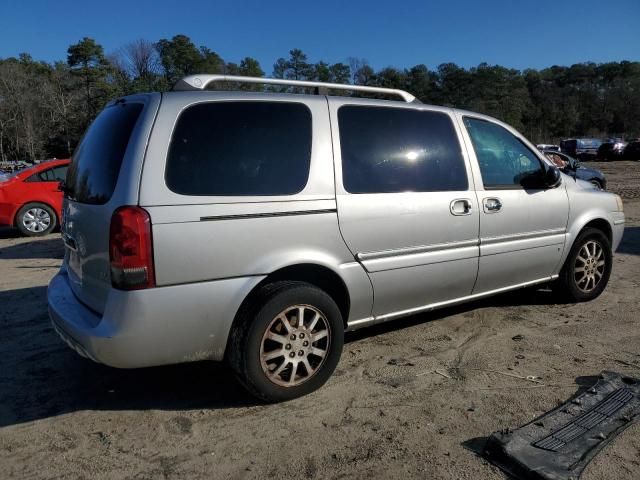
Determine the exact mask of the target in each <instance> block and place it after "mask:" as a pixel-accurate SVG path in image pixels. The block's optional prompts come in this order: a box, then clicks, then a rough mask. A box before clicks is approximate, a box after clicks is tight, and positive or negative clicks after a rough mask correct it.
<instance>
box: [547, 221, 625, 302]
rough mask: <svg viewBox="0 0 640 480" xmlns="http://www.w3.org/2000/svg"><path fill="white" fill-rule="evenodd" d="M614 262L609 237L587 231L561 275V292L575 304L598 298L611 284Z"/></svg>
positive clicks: (568, 259) (575, 244) (600, 232)
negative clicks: (609, 283)
mask: <svg viewBox="0 0 640 480" xmlns="http://www.w3.org/2000/svg"><path fill="white" fill-rule="evenodd" d="M612 259H613V256H612V253H611V243H610V242H609V239H608V238H607V236H606V235H605V234H604V233H603V232H602V231H600V230H598V229H595V228H587V229H585V230H584V231H583V232H582V233H581V234H580V235H579V236H578V238H577V239H576V241H575V243H574V244H573V247H572V248H571V251H570V252H569V256H568V257H567V260H566V262H565V264H564V266H563V268H562V271H561V273H560V278H559V282H560V285H561V286H562V290H563V291H564V292H565V293H566V295H567V296H568V297H569V299H570V300H572V301H576V302H585V301H589V300H593V299H594V298H596V297H598V296H599V295H600V294H601V293H602V292H603V290H604V289H605V287H606V286H607V283H608V282H609V277H610V275H611V266H612Z"/></svg>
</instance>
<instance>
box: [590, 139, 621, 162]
mask: <svg viewBox="0 0 640 480" xmlns="http://www.w3.org/2000/svg"><path fill="white" fill-rule="evenodd" d="M626 146H627V144H626V143H625V142H623V141H622V140H619V139H610V140H607V141H606V142H604V143H603V144H602V145H600V147H598V153H597V154H596V160H600V161H603V162H610V161H612V160H622V154H623V152H624V149H625V147H626Z"/></svg>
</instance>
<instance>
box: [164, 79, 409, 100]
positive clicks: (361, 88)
mask: <svg viewBox="0 0 640 480" xmlns="http://www.w3.org/2000/svg"><path fill="white" fill-rule="evenodd" d="M214 82H238V83H260V84H265V85H267V84H268V85H287V86H292V87H307V88H314V89H315V93H316V94H317V95H327V94H328V91H329V89H333V90H347V91H352V92H368V93H383V94H386V95H393V96H397V97H401V98H402V99H403V100H404V101H405V102H407V103H411V102H415V103H420V100H418V99H417V98H416V97H414V96H413V95H411V94H410V93H409V92H405V91H404V90H397V89H395V88H381V87H368V86H365V85H348V84H343V83H324V82H310V81H306V80H286V79H283V78H263V77H239V76H236V75H210V74H202V75H189V76H188V77H184V78H183V79H182V80H179V81H178V82H177V83H176V84H175V85H174V86H173V90H174V91H184V90H204V89H205V88H206V87H207V85H209V84H210V83H214Z"/></svg>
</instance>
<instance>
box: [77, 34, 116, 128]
mask: <svg viewBox="0 0 640 480" xmlns="http://www.w3.org/2000/svg"><path fill="white" fill-rule="evenodd" d="M67 64H68V65H69V68H70V69H71V73H72V74H73V75H75V76H77V77H78V78H79V79H80V80H81V83H82V88H83V89H84V94H85V113H86V114H85V122H84V123H85V124H86V125H88V123H89V121H90V120H91V119H92V118H93V117H95V115H96V114H97V113H98V111H99V110H100V108H101V107H102V105H104V103H105V102H106V100H107V99H108V98H109V97H110V95H111V93H112V84H110V83H108V82H107V76H108V74H109V73H110V69H111V66H110V64H109V62H107V59H106V58H105V56H104V50H103V48H102V46H101V45H99V44H97V43H96V42H95V40H93V39H92V38H88V37H84V38H83V39H82V40H80V41H79V42H78V43H76V44H74V45H71V46H70V47H69V49H68V50H67Z"/></svg>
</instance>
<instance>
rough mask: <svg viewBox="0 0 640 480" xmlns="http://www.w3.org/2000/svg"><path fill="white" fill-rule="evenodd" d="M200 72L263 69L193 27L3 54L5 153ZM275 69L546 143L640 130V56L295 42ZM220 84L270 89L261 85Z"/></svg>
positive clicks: (65, 148)
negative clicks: (388, 51) (534, 55)
mask: <svg viewBox="0 0 640 480" xmlns="http://www.w3.org/2000/svg"><path fill="white" fill-rule="evenodd" d="M193 73H223V74H227V75H241V76H254V77H262V76H264V75H265V72H264V71H263V69H262V67H261V65H260V63H259V62H258V61H257V60H256V59H255V58H252V57H245V58H243V59H241V60H240V61H239V62H229V61H225V60H224V59H223V58H222V57H221V56H220V55H218V54H217V53H216V52H215V51H213V50H211V49H209V48H208V47H206V46H200V47H198V46H196V45H195V44H194V43H193V41H192V40H191V39H190V38H189V37H187V36H186V35H176V36H174V37H173V38H171V39H160V40H159V41H157V42H151V41H148V40H137V41H134V42H131V43H129V44H126V45H124V46H123V47H121V48H120V49H118V50H116V51H115V52H112V53H111V54H109V55H107V54H105V52H104V48H103V47H102V46H101V45H100V44H99V43H97V42H96V41H95V40H94V39H91V38H86V37H85V38H83V39H82V40H80V41H79V42H78V43H76V44H73V45H70V46H69V48H68V50H67V58H66V60H64V61H63V60H61V61H57V62H53V63H47V62H42V61H36V60H34V59H33V58H32V57H31V56H30V55H29V54H28V53H23V54H20V55H19V56H18V58H15V57H10V58H6V59H0V160H3V161H5V160H31V161H33V160H36V159H43V158H51V157H57V158H64V157H68V156H70V155H71V154H72V152H73V149H74V148H75V146H76V145H77V144H78V141H79V140H80V138H81V136H82V133H83V132H84V130H85V129H86V127H87V126H88V125H89V123H90V122H91V121H92V120H93V118H94V117H95V116H96V115H97V113H98V112H99V111H100V110H101V109H102V107H103V106H104V105H105V103H106V102H108V101H109V100H110V99H113V98H117V97H120V96H123V95H128V94H130V93H135V92H144V91H166V90H169V89H170V88H171V86H172V85H173V84H174V83H175V82H176V81H178V80H179V79H180V78H182V77H183V76H185V75H189V74H193ZM270 75H271V76H273V77H276V78H286V79H294V80H316V81H323V82H336V83H352V84H357V85H370V86H380V87H388V88H399V89H403V90H408V91H409V92H411V93H413V94H414V95H415V96H416V97H417V98H418V99H420V100H421V101H422V102H423V103H430V104H436V105H445V106H452V107H457V108H464V109H468V110H472V111H476V112H480V113H485V114H487V115H491V116H494V117H496V118H499V119H501V120H503V121H505V122H507V123H509V124H511V125H513V126H514V127H515V128H517V129H518V130H520V131H521V132H522V133H524V134H525V135H526V136H527V137H528V138H530V139H531V140H532V141H534V142H539V143H542V142H544V143H549V142H553V143H557V142H558V141H559V140H560V139H561V138H566V137H575V136H596V137H606V136H613V137H626V138H632V137H638V136H640V62H629V61H622V62H609V63H602V64H596V63H579V64H575V65H571V66H568V67H567V66H553V67H550V68H545V69H542V70H535V69H526V70H524V71H520V70H516V69H512V68H506V67H502V66H499V65H488V64H486V63H481V64H480V65H478V66H477V67H472V68H468V69H466V68H462V67H460V66H458V65H456V64H454V63H444V64H441V65H438V66H437V67H436V68H435V69H430V68H428V67H427V66H426V65H423V64H420V65H415V66H413V67H410V68H396V67H386V68H382V69H379V70H374V69H373V68H372V67H371V66H370V65H369V63H368V62H367V61H366V60H364V59H361V58H357V57H349V58H347V59H346V60H345V62H339V63H333V64H332V63H327V62H324V61H318V62H316V63H313V62H310V61H309V58H308V57H307V55H306V54H305V53H304V52H303V51H301V50H299V49H293V50H291V51H290V52H289V55H288V56H287V57H283V58H278V59H277V60H276V61H275V63H274V64H273V68H272V71H271V73H270ZM217 88H220V87H217ZM223 88H235V89H238V88H239V89H250V90H262V89H263V87H262V86H260V85H255V84H246V85H245V84H239V85H227V86H224V87H223ZM271 89H273V87H271ZM289 91H294V92H296V91H299V90H298V89H289Z"/></svg>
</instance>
